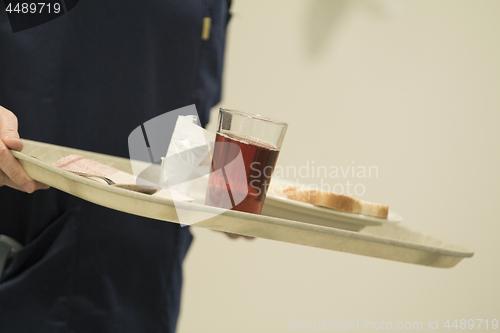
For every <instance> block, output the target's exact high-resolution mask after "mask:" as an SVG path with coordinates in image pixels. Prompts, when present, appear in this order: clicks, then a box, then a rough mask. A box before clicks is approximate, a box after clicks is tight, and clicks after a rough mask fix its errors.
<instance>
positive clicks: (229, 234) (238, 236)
mask: <svg viewBox="0 0 500 333" xmlns="http://www.w3.org/2000/svg"><path fill="white" fill-rule="evenodd" d="M219 232H222V233H223V234H226V236H227V237H229V238H231V239H237V238H245V239H255V237H251V236H245V235H238V234H233V233H230V232H225V231H219Z"/></svg>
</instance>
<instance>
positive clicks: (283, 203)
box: [262, 182, 403, 231]
mask: <svg viewBox="0 0 500 333" xmlns="http://www.w3.org/2000/svg"><path fill="white" fill-rule="evenodd" d="M285 183H286V182H285ZM262 214H263V215H267V216H272V217H279V218H283V219H291V220H295V221H300V222H305V223H310V224H316V225H322V226H326V227H333V228H339V229H345V230H351V231H359V230H361V229H363V228H364V227H367V226H381V225H386V224H392V223H399V222H401V221H402V220H403V218H402V217H401V215H399V214H398V213H396V212H394V211H392V210H390V209H389V214H388V216H387V219H382V218H378V217H372V216H366V215H361V214H353V213H345V212H341V211H338V210H334V209H329V208H324V207H318V206H314V205H311V204H308V203H304V202H300V201H296V200H291V199H287V198H283V197H280V196H275V195H269V194H268V195H267V197H266V201H265V203H264V208H263V209H262Z"/></svg>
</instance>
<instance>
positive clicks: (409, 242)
mask: <svg viewBox="0 0 500 333" xmlns="http://www.w3.org/2000/svg"><path fill="white" fill-rule="evenodd" d="M13 154H14V156H15V157H16V158H17V159H18V161H19V163H20V164H21V165H22V166H23V167H24V169H25V170H26V172H27V173H28V174H29V175H30V176H31V177H32V178H33V179H35V180H38V181H40V182H42V183H45V184H47V185H50V186H51V187H54V188H57V189H58V190H61V191H64V192H66V193H69V194H71V195H74V196H77V197H79V198H81V199H84V200H87V201H90V202H93V203H95V204H98V205H101V206H105V207H108V208H111V209H115V210H119V211H123V212H126V213H130V214H134V215H139V216H144V217H148V218H152V219H157V220H162V221H168V222H173V223H180V221H179V216H180V215H181V214H184V213H186V212H189V213H190V214H195V215H196V214H198V215H199V216H202V217H203V216H206V217H207V219H202V218H200V219H198V220H199V222H196V223H193V224H191V225H192V226H196V227H202V228H208V229H212V230H219V231H226V232H232V233H238V234H242V235H247V236H254V237H259V238H266V239H270V240H276V241H282V242H287V243H292V244H300V245H305V246H311V247H317V248H322V249H327V250H334V251H341V252H346V253H352V254H358V255H363V256H369V257H374V258H381V259H387V260H393V261H399V262H405V263H412V264H418V265H425V266H432V267H453V266H455V265H456V264H458V263H459V262H460V261H461V260H462V259H463V258H470V257H472V256H473V255H474V253H473V252H472V251H470V250H468V249H467V248H466V247H464V246H462V245H460V244H456V243H453V242H450V241H448V240H445V239H442V238H441V237H437V236H431V235H428V234H426V233H424V232H421V231H417V230H413V229H411V228H409V227H407V226H405V225H404V224H403V223H394V224H383V225H380V226H368V227H366V228H364V229H362V230H361V231H359V232H355V231H349V230H343V229H339V228H334V227H330V226H325V225H317V224H312V223H308V222H307V221H305V222H299V221H294V220H291V219H283V218H277V217H270V216H265V215H255V214H250V213H242V212H238V211H232V210H227V211H222V210H221V209H219V208H215V207H209V206H205V205H202V204H197V203H193V202H176V203H175V204H174V201H173V200H172V199H169V198H166V197H155V196H151V195H146V194H143V193H138V192H133V191H129V190H126V189H122V188H117V187H112V186H108V185H106V184H102V183H99V182H96V181H94V180H91V179H87V178H83V177H80V176H78V175H75V174H73V173H71V172H68V171H65V170H62V169H60V168H58V167H56V166H54V165H53V164H52V163H54V162H56V161H58V160H59V159H61V158H63V157H65V156H68V155H72V154H76V155H81V156H83V157H85V158H88V159H91V160H94V161H97V162H99V163H102V164H106V165H108V166H111V167H113V168H116V169H118V170H121V171H123V172H127V173H132V169H131V163H130V160H129V159H125V158H120V157H115V156H109V155H104V154H98V153H93V152H88V151H82V150H78V149H72V148H67V147H62V146H56V145H51V144H46V143H41V142H36V141H29V140H24V149H23V151H22V152H16V151H13ZM158 168H159V166H158ZM264 211H265V210H264ZM303 221H304V220H303Z"/></svg>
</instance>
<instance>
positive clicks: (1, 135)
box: [0, 106, 49, 193]
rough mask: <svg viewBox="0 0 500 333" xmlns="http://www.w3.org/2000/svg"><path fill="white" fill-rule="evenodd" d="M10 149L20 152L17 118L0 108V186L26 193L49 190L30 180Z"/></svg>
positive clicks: (43, 185) (20, 142)
mask: <svg viewBox="0 0 500 333" xmlns="http://www.w3.org/2000/svg"><path fill="white" fill-rule="evenodd" d="M10 149H13V150H17V151H21V150H22V149H23V142H22V141H21V139H20V138H19V133H18V132H17V117H16V116H15V115H14V114H13V113H12V112H11V111H9V110H7V109H6V108H4V107H2V106H0V186H3V185H6V186H9V187H12V188H15V189H18V190H20V191H24V192H28V193H32V192H34V191H35V190H38V189H47V188H49V186H47V185H45V184H42V183H40V182H37V181H35V180H33V179H31V178H30V176H28V174H27V173H26V171H24V169H23V167H22V166H21V165H20V164H19V162H18V161H17V160H16V159H15V158H14V156H13V155H12V153H11V152H10Z"/></svg>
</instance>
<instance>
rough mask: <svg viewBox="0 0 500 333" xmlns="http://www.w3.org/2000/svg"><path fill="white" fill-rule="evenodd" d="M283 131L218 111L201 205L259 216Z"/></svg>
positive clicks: (278, 125)
mask: <svg viewBox="0 0 500 333" xmlns="http://www.w3.org/2000/svg"><path fill="white" fill-rule="evenodd" d="M287 127H288V124H287V123H284V122H281V121H277V120H273V119H270V118H265V117H262V116H260V115H257V114H250V113H245V112H240V111H235V110H228V109H223V108H221V109H220V110H219V118H218V121H217V134H216V139H215V145H214V148H213V156H212V170H211V173H210V178H209V181H208V187H207V193H206V197H205V204H206V205H210V206H215V207H220V208H226V209H233V210H238V211H241V212H247V213H254V214H260V212H261V211H262V206H263V205H264V200H265V198H266V193H267V188H268V187H269V182H270V181H271V175H272V173H273V171H274V167H275V165H276V161H277V159H278V155H279V152H280V149H281V144H282V142H283V138H284V136H285V132H286V129H287Z"/></svg>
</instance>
